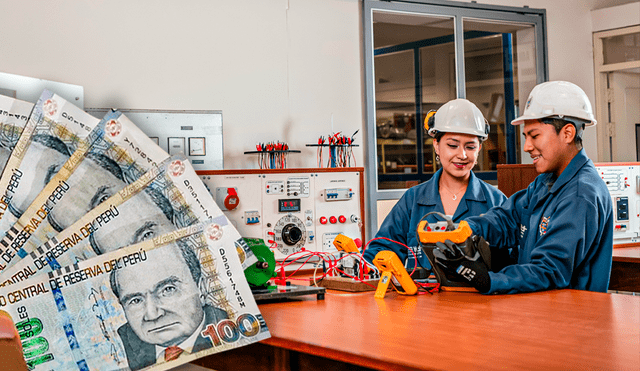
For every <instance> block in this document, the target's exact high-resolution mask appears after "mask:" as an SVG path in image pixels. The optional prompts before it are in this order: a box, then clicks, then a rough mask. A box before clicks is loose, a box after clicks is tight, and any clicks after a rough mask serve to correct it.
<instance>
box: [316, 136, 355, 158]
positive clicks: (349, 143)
mask: <svg viewBox="0 0 640 371" xmlns="http://www.w3.org/2000/svg"><path fill="white" fill-rule="evenodd" d="M357 133H358V130H356V131H355V133H353V135H351V137H347V136H345V135H340V134H341V132H338V133H335V134H331V135H329V136H328V137H326V138H325V137H324V136H320V138H318V144H317V146H318V150H317V154H316V156H317V160H318V167H323V160H322V158H323V153H322V152H323V150H324V147H329V159H328V161H327V167H351V159H352V158H353V166H356V157H355V155H354V154H353V147H354V146H355V144H354V142H355V136H356V134H357Z"/></svg>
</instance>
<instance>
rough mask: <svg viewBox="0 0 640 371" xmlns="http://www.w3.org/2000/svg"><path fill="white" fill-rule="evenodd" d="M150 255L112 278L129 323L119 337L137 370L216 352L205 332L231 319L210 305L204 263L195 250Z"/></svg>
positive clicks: (175, 247)
mask: <svg viewBox="0 0 640 371" xmlns="http://www.w3.org/2000/svg"><path fill="white" fill-rule="evenodd" d="M147 256H148V258H147V261H146V262H145V263H141V264H137V265H133V266H128V267H125V268H123V269H119V270H114V271H112V272H111V276H110V283H111V289H112V290H113V293H114V294H115V295H116V297H117V298H118V300H119V301H120V304H121V305H122V307H123V309H124V313H125V316H126V318H127V323H126V324H124V325H122V326H121V327H120V328H119V329H118V334H119V335H120V339H121V340H122V342H123V344H124V347H125V352H126V354H127V360H128V362H129V367H130V368H131V369H132V370H138V369H141V368H144V367H147V366H149V365H152V364H155V363H156V361H160V362H162V361H163V360H166V361H169V360H172V359H175V358H177V357H178V356H179V355H180V354H181V353H182V352H185V353H195V352H198V351H201V350H203V349H207V348H210V347H212V346H213V343H212V342H211V340H210V339H209V338H208V337H203V335H202V331H203V330H204V328H205V327H206V326H207V325H208V324H213V325H215V324H216V323H217V322H219V321H221V320H223V319H226V318H228V315H227V313H226V312H225V311H224V310H222V309H219V308H215V307H213V306H210V305H208V304H206V303H205V294H204V293H202V292H201V289H200V288H201V287H203V286H204V285H203V282H202V280H203V278H202V272H201V266H200V262H199V261H198V258H197V256H196V254H195V253H194V252H193V250H192V249H191V248H189V247H188V246H186V245H185V244H182V243H179V244H171V245H167V246H165V247H160V248H157V249H155V250H152V251H149V252H147ZM141 270H143V271H141ZM176 347H178V348H180V349H178V348H176Z"/></svg>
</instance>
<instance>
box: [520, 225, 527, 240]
mask: <svg viewBox="0 0 640 371" xmlns="http://www.w3.org/2000/svg"><path fill="white" fill-rule="evenodd" d="M526 231H527V227H525V226H524V225H522V224H520V238H524V232H526Z"/></svg>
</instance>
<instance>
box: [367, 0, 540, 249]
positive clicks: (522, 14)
mask: <svg viewBox="0 0 640 371" xmlns="http://www.w3.org/2000/svg"><path fill="white" fill-rule="evenodd" d="M374 11H389V12H396V13H413V14H415V13H419V14H424V15H431V16H444V17H451V18H453V21H454V49H455V67H456V73H455V76H456V96H457V98H466V84H465V66H464V34H463V21H464V19H474V20H480V21H498V22H501V21H502V22H516V23H527V24H531V25H533V26H534V27H535V35H536V36H535V39H536V40H535V45H536V80H537V81H536V83H538V84H539V83H542V82H544V81H547V80H548V57H547V55H548V53H547V34H546V10H545V9H533V8H528V7H522V8H520V7H508V6H499V5H485V4H477V3H461V2H454V1H444V0H414V1H394V2H389V1H379V0H363V17H362V18H363V34H364V35H363V36H364V68H365V69H364V80H365V109H366V111H365V120H366V122H365V125H364V129H365V136H366V139H367V140H366V146H365V148H366V152H365V156H366V158H365V163H366V168H367V169H368V170H369V171H367V172H366V183H367V184H366V190H367V197H366V215H365V216H366V218H367V222H366V223H367V226H366V230H367V233H368V235H367V236H366V238H367V239H370V238H372V237H373V236H374V235H375V233H376V232H377V230H378V207H377V205H378V201H382V200H397V199H399V198H400V197H402V195H403V194H404V192H405V191H406V189H378V181H379V179H378V166H377V165H378V160H377V156H378V153H377V141H376V139H377V138H376V122H375V121H376V104H375V72H374V57H375V49H374V48H373V23H372V20H373V12H374ZM417 78H419V76H418V77H417ZM417 78H416V80H417ZM418 99H420V101H418ZM421 106H422V104H421V96H420V95H419V94H418V95H417V96H416V117H422V112H421ZM418 125H419V123H416V126H417V127H416V131H418V132H419V131H420V130H419V127H418ZM509 129H512V128H511V127H510V125H508V128H507V130H509ZM421 134H422V133H417V137H418V138H417V143H421V142H420V141H419V140H420V139H422V138H423V135H421ZM512 137H513V138H515V135H512ZM509 142H510V141H509V140H508V143H507V152H508V153H509V152H510V153H512V154H513V153H515V151H518V150H519V148H515V146H516V143H517V140H514V139H511V143H509ZM417 156H418V158H419V163H420V164H421V162H422V158H423V153H422V150H419V151H418V153H417ZM509 158H514V157H513V156H512V155H510V156H509ZM484 173H485V174H482V176H479V177H480V178H481V179H483V178H484V179H490V178H494V179H495V178H496V175H494V174H495V171H494V172H484ZM487 173H493V174H489V176H487ZM412 175H413V174H412ZM414 176H415V175H414ZM432 176H433V174H422V175H421V176H420V180H421V181H426V180H428V179H430V178H431V177H432Z"/></svg>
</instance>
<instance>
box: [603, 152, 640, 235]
mask: <svg viewBox="0 0 640 371" xmlns="http://www.w3.org/2000/svg"><path fill="white" fill-rule="evenodd" d="M595 165H596V169H597V170H598V173H599V174H600V176H601V177H602V180H604V182H605V183H606V185H607V188H608V189H609V193H610V194H611V200H612V201H613V216H614V219H615V220H614V225H613V245H614V246H615V247H622V246H624V245H633V244H635V245H637V244H638V243H640V163H638V162H633V163H598V164H595Z"/></svg>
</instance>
